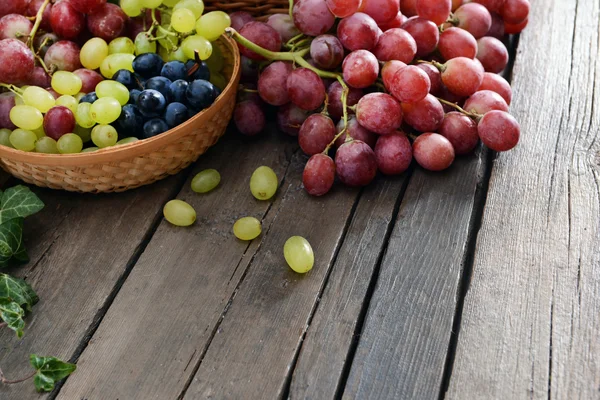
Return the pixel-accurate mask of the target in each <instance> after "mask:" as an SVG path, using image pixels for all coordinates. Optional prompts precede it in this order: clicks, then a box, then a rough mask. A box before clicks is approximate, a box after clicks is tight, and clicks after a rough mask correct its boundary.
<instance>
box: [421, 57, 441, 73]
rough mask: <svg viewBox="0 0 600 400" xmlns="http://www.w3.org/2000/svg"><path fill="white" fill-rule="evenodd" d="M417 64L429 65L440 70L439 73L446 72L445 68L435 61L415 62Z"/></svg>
mask: <svg viewBox="0 0 600 400" xmlns="http://www.w3.org/2000/svg"><path fill="white" fill-rule="evenodd" d="M417 62H418V63H419V64H430V65H433V66H434V67H436V68H437V69H439V70H440V72H444V71H445V70H446V66H445V65H444V64H441V63H439V62H437V61H426V60H417Z"/></svg>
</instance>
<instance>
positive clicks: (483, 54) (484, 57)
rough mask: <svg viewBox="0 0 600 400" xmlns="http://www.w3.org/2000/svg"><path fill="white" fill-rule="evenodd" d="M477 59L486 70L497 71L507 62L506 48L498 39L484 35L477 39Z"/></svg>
mask: <svg viewBox="0 0 600 400" xmlns="http://www.w3.org/2000/svg"><path fill="white" fill-rule="evenodd" d="M477 59H478V60H479V61H480V62H481V64H482V65H483V68H484V69H485V71H486V72H494V73H498V72H500V71H502V70H503V69H504V68H505V67H506V65H507V64H508V50H506V46H504V43H502V42H501V41H499V40H498V39H496V38H494V37H491V36H484V37H482V38H481V39H479V40H477Z"/></svg>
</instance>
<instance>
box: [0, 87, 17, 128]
mask: <svg viewBox="0 0 600 400" xmlns="http://www.w3.org/2000/svg"><path fill="white" fill-rule="evenodd" d="M14 106H15V95H14V94H13V93H12V92H7V93H0V129H5V128H6V129H10V130H13V129H16V128H17V127H16V126H15V124H13V123H12V121H11V120H10V110H11V109H12V108H13V107H14Z"/></svg>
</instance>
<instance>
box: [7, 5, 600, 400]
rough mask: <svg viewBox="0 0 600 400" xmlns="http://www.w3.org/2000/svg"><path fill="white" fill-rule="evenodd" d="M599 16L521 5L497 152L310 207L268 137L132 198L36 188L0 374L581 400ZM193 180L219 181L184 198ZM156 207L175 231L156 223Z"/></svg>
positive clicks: (306, 393) (295, 156) (282, 392)
mask: <svg viewBox="0 0 600 400" xmlns="http://www.w3.org/2000/svg"><path fill="white" fill-rule="evenodd" d="M599 7H600V3H598V1H594V0H577V1H576V0H571V1H565V0H548V1H547V2H544V3H543V4H542V3H541V2H534V4H533V7H532V13H533V15H532V16H531V18H530V21H531V23H530V27H529V28H528V30H527V31H526V32H525V33H524V34H523V35H522V36H521V39H520V43H518V48H517V57H516V63H515V65H514V70H513V84H514V91H515V98H514V102H513V105H512V107H511V109H512V112H513V114H515V115H516V117H517V118H518V119H519V121H520V122H521V124H522V139H521V143H520V145H519V146H518V147H517V148H516V149H515V150H513V151H511V152H508V153H504V154H499V155H494V154H490V153H488V152H487V151H479V152H478V153H477V154H476V155H473V156H470V157H466V158H460V159H459V160H457V162H456V163H455V165H454V166H453V167H452V168H450V169H449V170H448V171H446V172H444V173H429V172H426V171H424V170H422V169H420V168H415V169H414V170H412V171H411V172H410V173H407V174H405V175H404V176H400V177H397V178H378V179H377V180H376V181H375V183H374V184H372V185H370V186H369V187H367V188H365V189H363V190H356V189H349V188H345V187H343V186H341V185H337V186H335V189H334V190H333V191H332V192H331V193H329V194H328V195H327V196H325V197H323V198H311V197H309V196H308V195H307V194H306V193H305V192H304V190H303V189H302V185H301V173H302V168H303V163H304V161H305V157H304V156H303V155H302V154H301V153H300V152H299V151H298V147H297V145H296V144H295V143H294V141H293V140H291V139H289V138H286V137H284V135H282V134H280V133H278V132H276V129H275V128H273V127H270V128H269V132H270V134H265V135H264V136H262V137H260V138H258V139H256V140H248V139H243V138H240V136H239V135H235V134H228V135H227V136H226V138H224V139H223V140H222V141H221V142H220V143H219V144H218V145H217V146H216V147H215V148H213V149H212V150H211V151H210V152H209V153H208V154H207V155H206V156H204V157H202V158H201V159H200V161H199V162H198V163H197V165H195V166H194V167H193V168H192V169H190V170H188V171H186V172H185V173H182V174H179V175H178V176H175V177H172V178H170V179H167V180H165V181H163V182H161V183H158V184H155V185H153V186H150V187H145V188H142V189H139V190H135V191H131V192H127V193H124V194H117V195H101V196H92V195H73V194H69V193H63V192H54V191H48V190H37V192H38V193H39V195H40V197H41V198H42V199H43V200H44V201H45V202H46V204H47V205H46V208H45V210H44V211H43V212H41V213H40V214H38V215H37V216H35V217H32V218H31V219H30V220H28V221H27V222H26V227H27V233H26V236H27V240H28V243H27V244H28V247H29V253H30V255H31V259H32V260H31V262H30V263H29V264H28V265H26V266H25V267H20V268H16V269H12V270H10V271H9V272H11V273H14V274H16V275H19V276H22V277H26V278H27V280H28V281H29V282H30V283H31V284H32V285H33V287H34V288H35V289H36V290H37V292H38V293H39V295H40V298H41V301H40V303H39V304H38V305H37V306H35V308H34V312H33V313H32V314H31V316H30V317H29V318H28V320H27V322H28V327H27V330H26V334H25V336H24V337H23V339H22V340H17V339H16V338H15V337H14V335H13V334H12V332H10V331H7V330H4V331H2V333H0V365H1V366H2V368H3V369H4V371H6V372H7V374H8V375H10V376H13V377H17V376H20V375H25V374H26V371H28V370H29V367H28V363H27V359H28V355H29V353H32V352H35V353H38V354H42V355H56V356H59V357H62V358H65V359H70V360H72V361H76V362H77V364H78V369H77V371H76V372H75V373H74V374H73V375H72V376H71V377H69V378H68V379H67V381H66V382H65V383H64V385H61V386H60V387H59V388H58V389H57V390H55V392H53V393H52V394H51V395H49V396H46V397H49V398H58V399H67V400H71V399H175V398H184V399H204V398H210V399H258V398H265V399H273V398H282V397H284V398H287V397H291V398H293V399H299V398H307V399H329V398H339V397H342V398H356V399H436V398H448V399H492V398H494V399H524V398H536V399H540V398H544V399H545V398H548V399H549V398H552V399H553V400H554V399H598V398H600V251H599V245H600V232H599V228H600V227H599V222H600V198H599V196H600V189H599V187H600V182H599V180H600V141H598V140H597V137H598V129H599V125H600V111H599V110H600V95H598V93H600V74H599V73H600V59H599V57H598V52H599V35H598V33H599V32H600V31H599V29H600V17H599V15H600V9H599ZM260 165H269V166H271V167H273V168H274V169H275V171H276V173H277V175H278V176H279V177H280V179H281V185H280V189H279V191H278V193H277V196H276V198H275V200H274V201H272V202H260V201H256V200H254V199H253V198H252V196H251V194H250V192H249V189H248V181H249V177H250V174H251V172H252V171H253V170H254V169H255V168H256V167H258V166H260ZM209 167H210V168H216V169H218V170H219V171H220V172H221V175H222V178H223V179H222V184H221V186H220V187H219V188H218V189H217V190H215V191H214V192H212V193H210V194H206V195H198V194H195V193H193V192H192V191H191V189H190V185H189V181H190V179H191V177H192V176H193V175H194V174H195V173H196V172H197V171H199V170H201V169H204V168H209ZM174 197H177V198H180V199H182V200H185V201H188V202H190V203H191V204H192V205H193V206H194V207H195V208H196V210H197V212H198V221H197V223H196V224H195V225H194V226H193V227H191V228H187V229H182V228H177V227H174V226H171V225H170V224H168V223H166V222H165V221H163V220H162V213H161V209H162V206H163V204H164V203H165V202H166V201H167V200H168V199H171V198H174ZM246 215H253V216H256V217H257V218H259V219H261V220H262V224H263V234H262V236H261V237H260V239H257V240H254V241H253V242H251V243H245V242H241V241H238V240H236V239H235V238H234V237H233V235H232V234H231V228H232V225H233V222H234V221H235V220H236V219H237V218H239V217H242V216H246ZM292 235H302V236H305V237H306V238H308V240H309V241H310V242H311V243H312V246H313V248H314V250H315V253H316V265H315V268H314V269H313V271H312V272H310V273H309V274H307V275H306V276H301V275H297V274H295V273H293V272H292V271H291V270H289V268H287V267H286V264H285V261H284V259H283V255H282V246H283V243H284V241H285V240H286V239H287V238H288V237H290V236H292ZM41 397H44V396H41V395H40V396H38V395H36V394H34V390H33V385H32V384H29V383H27V384H21V385H13V386H11V387H8V388H7V387H0V398H2V399H6V400H8V399H36V398H41Z"/></svg>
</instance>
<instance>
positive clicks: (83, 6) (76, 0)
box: [68, 0, 106, 14]
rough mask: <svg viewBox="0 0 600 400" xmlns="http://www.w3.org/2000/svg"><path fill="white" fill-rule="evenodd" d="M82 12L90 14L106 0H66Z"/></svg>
mask: <svg viewBox="0 0 600 400" xmlns="http://www.w3.org/2000/svg"><path fill="white" fill-rule="evenodd" d="M68 2H69V3H71V5H72V6H73V8H74V9H76V10H77V11H79V12H80V13H82V14H91V13H93V12H95V11H96V10H98V9H99V8H100V7H101V6H102V5H104V4H105V3H106V0H68Z"/></svg>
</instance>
